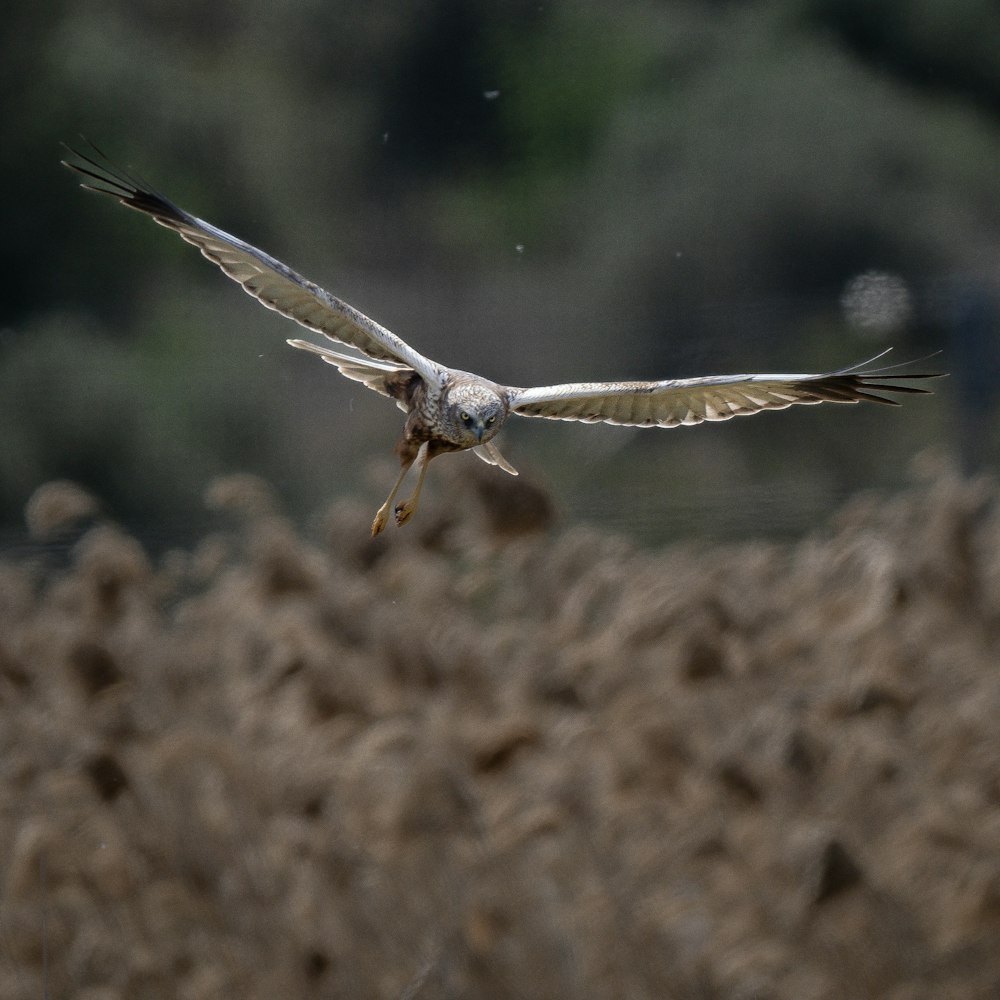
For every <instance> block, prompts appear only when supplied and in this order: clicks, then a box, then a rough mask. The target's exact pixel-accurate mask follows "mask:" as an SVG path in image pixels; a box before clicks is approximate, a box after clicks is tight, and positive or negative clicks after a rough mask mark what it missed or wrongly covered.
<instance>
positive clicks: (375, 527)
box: [372, 503, 389, 538]
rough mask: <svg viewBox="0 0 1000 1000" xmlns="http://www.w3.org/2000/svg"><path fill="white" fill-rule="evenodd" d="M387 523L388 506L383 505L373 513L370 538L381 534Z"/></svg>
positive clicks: (386, 504)
mask: <svg viewBox="0 0 1000 1000" xmlns="http://www.w3.org/2000/svg"><path fill="white" fill-rule="evenodd" d="M388 522H389V504H388V503H384V504H382V506H381V507H379V509H378V510H377V511H376V512H375V520H374V521H372V538H375V537H376V535H380V534H382V529H383V528H384V527H385V526H386V524H387V523H388Z"/></svg>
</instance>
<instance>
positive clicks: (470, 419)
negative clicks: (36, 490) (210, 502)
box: [63, 147, 933, 535]
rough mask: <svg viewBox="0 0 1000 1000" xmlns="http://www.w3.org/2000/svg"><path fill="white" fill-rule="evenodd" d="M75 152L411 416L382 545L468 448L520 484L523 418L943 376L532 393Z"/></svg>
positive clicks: (800, 397) (111, 190)
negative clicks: (397, 330) (467, 367)
mask: <svg viewBox="0 0 1000 1000" xmlns="http://www.w3.org/2000/svg"><path fill="white" fill-rule="evenodd" d="M67 149H68V151H69V152H70V153H71V154H73V156H75V158H76V162H72V161H69V160H64V161H63V164H64V165H65V166H67V167H69V168H70V169H72V170H75V171H77V172H78V173H80V174H83V175H84V176H85V177H86V178H87V181H86V182H85V183H84V184H83V185H82V186H83V187H84V188H86V189H87V190H89V191H97V192H100V193H102V194H107V195H111V196H112V197H115V198H117V199H118V200H119V201H120V202H121V203H122V204H123V205H127V206H128V207H129V208H134V209H136V210H137V211H140V212H145V213H146V214H147V215H150V216H152V217H153V219H154V220H155V221H156V222H158V223H159V224H160V225H161V226H166V227H167V228H168V229H173V230H175V231H176V232H177V233H179V234H180V235H181V236H182V237H183V238H184V239H185V240H187V242H188V243H192V244H194V246H196V247H198V249H199V250H201V252H202V254H204V256H205V257H207V258H208V259H209V260H210V261H212V262H213V263H215V264H217V265H218V266H219V267H220V268H221V269H222V270H223V271H224V272H225V273H226V274H227V275H228V276H229V277H230V278H232V279H233V280H234V281H237V282H239V283H240V284H241V285H242V286H243V289H244V291H246V292H248V293H249V294H250V295H252V296H253V297H254V298H256V299H258V300H259V301H260V302H261V303H263V304H264V305H265V306H267V307H268V308H269V309H274V310H275V311H276V312H279V313H281V314H282V315H283V316H287V317H288V318H289V319H293V320H295V322H296V323H299V324H300V325H301V326H304V327H305V328H306V329H308V330H312V331H313V332H315V333H319V334H322V335H323V336H324V337H326V338H327V340H329V341H332V342H334V343H339V344H344V345H346V346H348V347H351V348H354V349H355V350H356V351H358V352H359V355H360V356H359V355H352V354H344V353H342V352H341V351H336V350H333V349H331V348H330V347H327V346H325V345H323V344H315V343H312V342H310V341H307V340H289V341H288V343H289V344H291V346H292V347H298V348H301V349H302V350H304V351H311V352H312V353H313V354H317V355H319V357H320V358H322V359H323V360H324V361H325V362H327V364H330V365H333V366H334V367H335V368H337V369H338V370H339V371H340V372H341V374H342V375H345V376H347V378H349V379H354V380H355V381H356V382H361V383H363V384H364V385H366V386H367V387H368V388H369V389H372V390H374V391H375V392H379V393H381V394H382V395H383V396H388V397H389V398H390V399H394V400H395V401H396V405H397V406H398V407H399V408H400V409H401V410H402V411H403V412H404V413H405V414H406V423H405V424H404V427H403V436H402V438H401V440H400V442H399V444H398V445H397V447H396V451H397V453H398V455H399V458H400V463H401V469H400V473H399V477H398V478H397V480H396V482H395V484H394V485H393V487H392V489H391V490H390V491H389V496H388V497H387V498H386V501H385V503H384V504H382V506H381V507H380V508H379V509H378V512H377V513H376V514H375V520H374V522H373V523H372V535H377V534H379V532H381V531H382V529H383V528H384V527H385V526H386V523H387V522H388V520H389V515H390V513H391V514H394V516H395V520H396V523H397V524H399V525H402V524H405V523H406V522H407V521H408V520H409V519H410V518H411V517H412V516H413V512H414V511H415V510H416V508H417V501H418V500H419V497H420V490H421V487H422V486H423V482H424V477H425V475H426V474H427V466H428V464H429V463H430V461H431V459H432V458H436V457H437V456H438V455H443V454H445V453H446V452H451V451H465V450H467V449H468V450H471V451H472V452H473V453H474V454H475V455H476V456H477V457H478V458H481V459H482V460H483V461H484V462H487V463H489V464H490V465H496V466H499V467H500V468H501V469H503V471H504V472H508V473H510V474H511V475H512V476H516V475H517V472H516V470H515V469H514V468H513V466H511V465H510V463H509V462H507V460H506V459H505V458H504V457H503V456H502V455H501V454H500V452H499V451H498V450H497V447H496V445H495V444H494V443H493V438H494V437H495V436H496V434H497V432H498V431H499V430H500V428H501V427H503V425H504V423H505V422H506V421H507V418H508V417H510V416H511V415H512V414H516V415H518V416H522V417H548V418H550V419H553V420H580V421H584V422H587V423H597V422H604V423H609V424H622V425H625V426H628V427H676V426H677V425H679V424H699V423H701V422H702V421H703V420H728V419H729V418H730V417H739V416H745V415H747V414H751V413H759V412H761V411H762V410H780V409H784V408H785V407H788V406H793V405H795V404H796V403H858V402H862V401H868V402H874V403H890V404H892V405H898V403H897V401H896V400H895V399H892V398H891V395H884V394H885V393H889V394H896V393H899V394H902V393H915V392H928V391H929V390H927V389H925V388H922V387H919V386H916V385H913V384H911V383H912V382H913V381H914V380H917V379H923V378H931V377H933V376H931V375H915V374H900V373H899V371H898V370H899V368H900V367H902V366H900V365H894V366H889V367H879V368H873V367H871V365H872V362H874V361H877V360H878V359H879V358H881V357H883V355H884V353H885V352H883V354H880V355H878V356H877V357H876V358H872V359H870V360H869V361H866V362H862V363H861V364H857V365H853V366H851V367H848V368H842V369H840V370H838V371H834V372H827V373H826V374H817V375H721V376H718V375H713V376H709V377H707V378H693V379H665V380H663V381H660V382H578V383H569V384H566V385H549V386H539V387H536V388H532V389H519V388H516V387H514V386H509V385H500V384H499V383H497V382H491V381H490V380H489V379H486V378H483V377H482V376H480V375H474V374H472V373H471V372H463V371H458V370H456V369H454V368H447V367H445V366H444V365H441V364H438V363H437V362H436V361H432V360H431V359H430V358H426V357H424V355H422V354H419V353H418V352H417V351H415V350H414V349H413V348H412V347H410V345H409V344H406V343H404V342H403V341H402V340H400V338H399V337H397V336H396V335H395V334H393V333H390V331H389V330H386V329H385V328H384V327H382V326H379V324H378V323H376V322H375V321H374V320H371V319H369V318H368V317H367V316H365V315H363V314H362V313H360V312H358V310H357V309H354V308H353V307H352V306H350V305H348V304H347V303H346V302H344V301H342V300H341V299H338V298H336V297H335V296H333V295H331V294H330V293H329V292H326V291H324V290H323V289H322V288H320V287H319V285H315V284H313V283H312V282H311V281H308V280H306V279H305V278H303V277H301V276H300V275H298V274H296V273H295V271H293V270H292V269H291V268H289V267H287V266H286V265H284V264H282V263H281V261H278V260H275V259H274V258H273V257H270V256H268V255H267V254H266V253H264V252H263V251H261V250H258V249H257V248H256V247H253V246H251V245H250V244H249V243H244V242H243V241H242V240H240V239H237V238H236V237H235V236H230V235H229V234H228V233H225V232H223V231H222V230H221V229H216V227H215V226H213V225H211V224H210V223H208V222H204V221H203V220H201V219H198V218H196V217H195V216H193V215H190V214H188V213H187V212H185V211H184V210H183V209H182V208H179V207H178V206H177V205H175V204H173V202H171V201H168V200H167V199H166V198H164V197H163V196H162V195H160V194H158V193H157V192H156V191H154V190H153V189H152V188H150V187H149V186H148V185H147V184H145V183H144V182H142V181H141V180H139V179H138V178H136V177H133V176H131V175H130V174H128V173H126V172H125V171H123V170H120V169H118V168H116V167H114V166H113V165H112V164H111V163H109V162H108V161H107V159H106V158H105V157H104V156H103V154H101V153H100V151H99V150H97V149H96V148H92V154H93V155H91V154H88V153H81V152H79V151H77V150H73V149H70V148H69V147H67ZM900 383H902V384H900ZM411 467H414V468H415V470H416V477H417V480H416V486H415V487H414V490H413V493H412V495H411V496H410V497H409V499H407V500H403V501H401V502H399V503H396V504H395V505H394V501H395V499H396V495H397V493H398V492H399V490H400V488H401V486H402V484H403V481H404V479H405V478H406V474H407V472H408V471H409V470H410V468H411Z"/></svg>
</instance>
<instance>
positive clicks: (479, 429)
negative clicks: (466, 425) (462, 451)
mask: <svg viewBox="0 0 1000 1000" xmlns="http://www.w3.org/2000/svg"><path fill="white" fill-rule="evenodd" d="M473 431H474V433H475V435H476V440H477V441H478V442H479V443H480V444H482V441H483V435H484V434H485V433H486V424H484V423H483V422H482V420H477V421H476V426H475V427H474V428H473Z"/></svg>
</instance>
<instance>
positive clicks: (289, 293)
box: [63, 147, 441, 381]
mask: <svg viewBox="0 0 1000 1000" xmlns="http://www.w3.org/2000/svg"><path fill="white" fill-rule="evenodd" d="M66 148H67V149H69V152H70V153H72V154H73V155H74V156H75V157H76V158H77V159H78V160H79V161H81V162H72V161H70V160H64V161H63V164H64V165H65V166H67V167H69V168H70V169H71V170H75V171H76V172H77V173H80V174H83V175H84V176H85V177H87V178H89V182H88V183H86V184H84V185H83V187H84V188H86V189H87V190H88V191H97V192H99V193H101V194H107V195H111V196H112V197H114V198H117V199H118V200H119V201H120V202H121V203H122V204H123V205H127V206H128V207H129V208H134V209H136V210H137V211H139V212H145V213H146V215H149V216H152V218H153V219H154V220H155V221H156V222H158V223H159V224H160V225H161V226H166V227H167V228H168V229H173V230H174V231H175V232H177V233H179V234H180V236H181V237H182V238H183V239H185V240H187V242H188V243H192V244H194V246H196V247H198V249H199V250H201V252H202V254H204V256H205V257H207V258H208V259H209V260H210V261H212V263H214V264H217V265H218V266H219V267H220V268H221V269H222V270H223V272H224V273H225V274H227V275H228V276H229V277H230V278H232V279H233V280H234V281H237V282H239V284H240V285H242V286H243V290H244V291H246V292H247V293H248V294H250V295H252V296H253V297H254V298H255V299H257V300H258V301H259V302H261V303H262V304H263V305H265V306H267V308H268V309H273V310H275V311H276V312H279V313H281V314H282V315H283V316H287V317H288V318H289V319H293V320H295V322H296V323H299V324H300V325H302V326H304V327H305V328H306V329H308V330H314V331H315V332H316V333H322V334H323V335H324V336H326V337H329V338H330V339H331V340H335V341H339V342H340V343H342V344H347V345H348V346H350V347H354V348H356V349H357V350H359V351H361V352H362V353H363V354H365V355H367V356H368V357H369V358H374V359H375V360H376V361H386V362H391V363H396V364H402V365H405V366H406V367H408V368H412V369H413V370H414V371H416V372H417V373H418V374H419V375H421V376H422V377H423V378H425V379H427V380H429V381H430V380H434V379H435V378H437V377H438V375H439V373H440V371H441V369H440V366H438V365H437V364H436V363H435V362H433V361H431V360H430V359H429V358H426V357H424V356H423V355H422V354H420V353H418V352H417V351H415V350H414V349H413V348H412V347H410V346H409V344H406V343H405V342H404V341H402V340H401V339H400V338H399V337H397V336H396V335H395V334H394V333H391V332H390V331H389V330H386V329H385V327H382V326H379V324H378V323H376V322H375V321H374V320H372V319H369V318H368V317H367V316H365V315H364V314H363V313H360V312H358V310H357V309H355V308H354V307H353V306H350V305H348V304H347V303H346V302H344V301H343V300H342V299H338V298H337V297H336V296H333V295H331V294H330V293H329V292H327V291H324V290H323V289H322V288H320V287H319V285H316V284H314V283H313V282H311V281H309V280H307V279H306V278H303V277H302V276H301V275H299V274H297V273H296V272H295V271H293V270H292V269H291V268H290V267H288V266H286V265H285V264H282V263H281V261H279V260H276V259H275V258H274V257H270V256H268V255H267V254H266V253H264V252H263V251H262V250H258V249H257V248H256V247H254V246H251V245H250V244H249V243H244V242H243V240H240V239H237V238H236V237H235V236H230V235H229V233H225V232H223V231H222V230H221V229H217V228H216V227H215V226H213V225H211V224H210V223H208V222H205V221H204V220H202V219H198V218H196V217H195V216H193V215H191V214H189V213H188V212H185V211H184V210H183V209H182V208H179V207H178V206H177V205H175V204H173V202H171V201H168V200H167V199H166V198H164V197H163V196H162V195H161V194H158V193H157V192H156V191H154V190H153V189H152V188H150V187H149V186H148V185H146V184H145V183H143V182H142V181H140V180H139V179H137V178H135V177H132V176H130V175H129V174H127V173H126V172H125V171H123V170H120V169H118V168H117V167H114V166H113V165H112V164H111V163H110V162H108V160H107V159H106V158H105V157H104V155H103V154H102V153H101V152H100V151H99V150H98V149H96V148H94V149H93V153H94V155H93V156H91V155H88V154H85V153H81V152H79V151H77V150H74V149H72V148H70V147H66ZM90 182H96V183H90Z"/></svg>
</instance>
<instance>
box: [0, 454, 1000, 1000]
mask: <svg viewBox="0 0 1000 1000" xmlns="http://www.w3.org/2000/svg"><path fill="white" fill-rule="evenodd" d="M209 499H210V501H211V503H212V504H213V505H214V506H215V507H217V508H220V509H221V510H223V511H224V512H226V516H228V518H229V519H230V523H231V527H230V528H228V529H227V530H220V531H219V532H217V533H214V534H212V535H210V536H208V537H206V538H205V539H204V540H203V541H202V542H201V543H200V544H199V545H198V546H197V547H196V548H194V549H193V550H191V551H184V552H180V551H175V552H170V553H167V554H166V555H164V556H162V557H157V558H156V559H153V558H152V557H151V556H150V555H149V554H148V553H147V552H146V551H145V550H144V548H143V546H142V545H141V544H140V543H139V542H138V541H137V540H136V539H135V538H133V537H130V536H129V535H128V534H126V533H124V532H123V531H122V530H121V529H120V528H118V527H116V526H115V525H114V524H113V523H110V522H106V521H102V520H101V519H100V518H99V517H91V515H92V512H93V509H94V503H93V501H92V500H91V499H90V498H89V497H87V496H85V495H84V494H82V492H80V491H79V490H77V489H76V488H75V487H72V486H70V485H68V484H58V483H56V484H50V485H49V486H47V487H43V488H42V489H41V490H40V491H39V492H38V493H37V494H36V495H35V497H33V498H32V501H31V503H30V504H29V508H28V512H27V514H28V521H29V524H30V525H31V527H32V530H33V532H34V533H35V535H36V536H37V537H39V538H44V537H46V536H53V535H59V533H60V532H61V531H65V530H67V525H68V524H69V523H70V522H71V521H74V520H75V519H77V517H78V515H82V516H84V518H85V519H86V518H90V520H89V521H88V522H87V526H86V527H84V528H82V529H76V530H77V532H78V537H76V538H75V541H73V543H72V544H71V546H70V547H69V548H68V549H67V548H58V547H56V548H52V549H41V550H39V552H38V553H35V554H26V555H21V556H20V557H17V558H14V557H10V558H8V559H7V560H6V561H4V562H2V563H0V788H2V798H0V802H2V809H0V858H2V859H3V860H2V862H0V996H3V997H4V998H9V1000H40V998H41V997H43V995H45V992H44V991H45V989H46V987H47V989H48V995H49V996H51V997H53V998H69V997H75V998H81V1000H83V998H85V1000H125V998H129V1000H131V998H150V1000H159V998H163V1000H167V998H170V1000H174V998H181V1000H209V998H211V1000H218V998H240V1000H255V998H260V1000H265V998H266V1000H273V998H284V997H296V998H299V997H303V998H308V997H345V998H391V1000H396V998H403V997H406V998H409V1000H414V998H431V997H433V998H447V997H455V998H459V997H461V998H466V997H467V998H473V997H475V998H483V1000H490V998H497V1000H499V998H504V1000H507V998H556V997H565V998H584V1000H589V998H594V1000H598V998H600V1000H604V998H607V1000H614V998H623V997H629V998H657V1000H661V998H704V1000H716V998H718V1000H723V998H725V1000H750V998H760V1000H779V998H780V1000H834V998H837V1000H840V998H845V997H880V998H890V1000H942V998H947V997H961V998H963V1000H975V998H983V1000H985V998H994V997H996V996H998V995H1000V723H998V720H1000V492H998V490H997V488H996V487H995V486H994V485H993V484H991V483H990V482H987V481H976V482H972V483H970V482H965V481H961V480H959V479H957V478H954V477H952V476H950V475H948V474H947V473H945V472H941V471H929V472H926V473H925V474H924V475H923V476H922V477H919V476H918V481H917V482H916V484H915V485H914V486H913V487H912V488H911V489H910V490H909V491H908V492H907V493H906V494H904V495H900V496H895V497H892V498H872V497H870V498H859V499H857V500H856V501H854V502H853V503H851V504H850V505H849V506H848V507H847V508H845V509H844V510H843V511H842V512H841V513H840V514H839V515H838V517H837V518H836V519H835V520H834V521H833V522H832V523H831V524H830V525H827V526H825V527H823V528H822V529H821V530H818V531H817V532H816V533H815V534H813V535H812V536H810V537H807V538H805V539H804V540H802V541H800V542H797V543H795V544H776V543H765V542H754V543H743V544H734V545H727V546H708V545H693V544H691V545H678V546H674V547H671V548H667V549H664V550H662V551H659V552H655V553H650V552H646V551H641V550H639V549H637V548H635V547H634V546H632V545H631V544H630V543H627V542H625V541H623V540H620V539H616V538H613V537H607V536H604V535H601V534H599V533H597V532H596V531H595V530H593V529H586V528H582V527H564V528H559V529H555V528H551V527H547V528H545V529H544V530H541V531H535V532H533V533H532V532H529V531H528V528H529V527H531V526H532V525H533V524H534V525H537V524H539V523H540V522H545V520H546V517H545V516H539V517H536V518H535V519H534V521H532V519H531V518H526V519H524V520H523V522H522V521H516V519H515V521H516V523H514V524H513V525H511V524H506V525H504V524H500V523H499V521H498V519H497V515H496V512H495V511H494V512H493V514H492V515H491V514H490V512H489V511H488V510H487V509H485V508H483V507H481V506H480V507H477V506H476V500H475V498H474V497H473V495H472V494H471V493H470V494H469V496H467V497H464V498H463V497H452V499H451V503H450V505H449V511H450V513H445V512H442V513H437V512H435V510H434V509H432V508H429V509H427V510H424V511H421V514H420V515H419V518H418V520H417V521H415V522H414V524H413V525H411V526H408V527H407V528H406V529H405V530H404V531H391V532H387V533H386V537H385V538H384V539H379V540H378V542H377V543H373V542H370V541H369V540H368V539H367V530H368V521H369V518H370V511H368V510H367V509H363V510H360V509H357V508H356V507H355V506H354V505H353V504H350V503H340V504H338V505H337V506H336V507H334V508H332V509H331V510H330V511H329V512H328V513H327V514H326V515H325V517H324V518H323V519H322V523H321V524H319V525H318V527H317V528H316V530H314V531H311V532H308V533H306V532H303V531H301V530H299V529H297V528H296V527H295V526H293V524H291V523H290V522H289V521H288V520H287V519H285V518H284V517H283V516H282V515H281V514H280V512H278V511H277V505H276V503H275V501H274V498H273V497H272V496H271V494H270V492H269V490H268V489H267V487H266V486H264V485H263V484H261V483H259V482H256V481H253V480H250V479H246V478H240V477H237V478H232V479H228V480H225V481H220V482H218V483H216V484H214V485H213V487H212V488H211V491H210V497H209ZM528 506H529V507H530V503H529V505H528ZM457 510H465V511H466V513H465V514H464V515H462V516H461V517H459V516H458V515H457V514H455V513H454V512H455V511H457ZM46 964H47V971H46V969H45V965H46Z"/></svg>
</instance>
